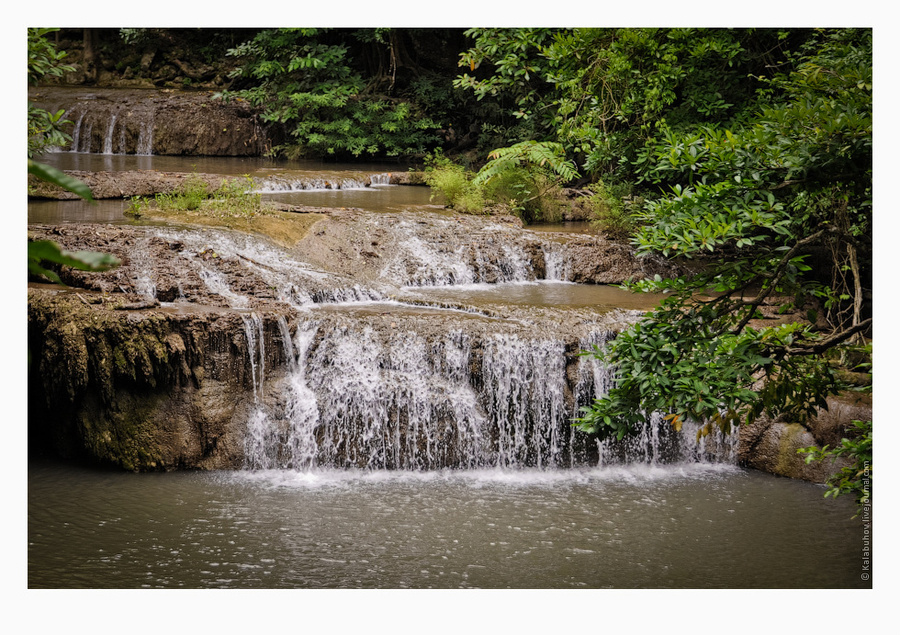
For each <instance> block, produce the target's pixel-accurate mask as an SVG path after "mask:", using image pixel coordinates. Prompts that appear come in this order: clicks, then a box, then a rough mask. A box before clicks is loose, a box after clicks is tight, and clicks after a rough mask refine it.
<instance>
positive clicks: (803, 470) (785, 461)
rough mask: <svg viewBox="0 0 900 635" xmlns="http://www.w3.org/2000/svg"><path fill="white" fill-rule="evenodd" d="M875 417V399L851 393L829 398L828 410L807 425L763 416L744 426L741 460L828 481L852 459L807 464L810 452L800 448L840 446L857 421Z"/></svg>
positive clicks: (783, 473)
mask: <svg viewBox="0 0 900 635" xmlns="http://www.w3.org/2000/svg"><path fill="white" fill-rule="evenodd" d="M871 418H872V404H871V401H870V400H867V399H863V398H861V397H860V395H854V394H851V393H847V394H842V395H837V396H832V397H829V398H828V410H820V411H819V412H818V414H817V415H816V416H815V417H812V418H811V419H810V420H809V421H807V422H806V424H805V425H800V424H798V423H792V422H788V421H781V420H774V421H773V420H772V419H771V418H769V417H767V416H762V417H760V418H759V419H757V420H756V421H754V422H753V423H752V424H750V425H744V426H741V429H740V451H739V454H738V460H739V461H740V462H741V463H742V464H744V465H747V466H748V467H752V468H755V469H757V470H762V471H763V472H769V473H770V474H777V475H779V476H786V477H789V478H798V479H802V480H804V481H811V482H813V483H824V482H825V481H827V480H828V478H829V476H830V475H831V474H833V473H835V472H837V471H839V470H840V469H841V468H843V467H845V466H847V465H850V460H849V459H847V458H845V457H837V458H835V459H825V460H823V461H815V462H812V463H809V464H807V463H806V460H805V458H806V455H804V454H798V453H797V450H800V449H802V448H808V447H813V446H818V447H824V446H826V445H827V446H829V447H831V448H834V447H838V446H839V445H840V443H841V438H842V437H844V436H846V434H847V433H848V431H849V430H850V428H851V422H852V421H853V420H868V419H871Z"/></svg>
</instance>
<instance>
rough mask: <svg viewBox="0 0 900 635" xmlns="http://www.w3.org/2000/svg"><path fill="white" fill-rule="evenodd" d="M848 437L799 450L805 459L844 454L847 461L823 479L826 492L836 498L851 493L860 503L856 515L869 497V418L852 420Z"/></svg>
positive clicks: (870, 477) (870, 489)
mask: <svg viewBox="0 0 900 635" xmlns="http://www.w3.org/2000/svg"><path fill="white" fill-rule="evenodd" d="M851 425H852V426H853V428H852V429H851V432H852V434H851V438H847V437H844V438H843V439H841V444H840V445H839V446H838V447H836V448H829V447H828V446H827V445H826V446H825V447H824V448H819V447H810V448H800V449H799V450H797V453H798V454H805V455H806V462H807V463H812V462H813V461H823V460H825V459H832V460H833V459H836V458H837V457H840V456H843V457H847V458H848V459H850V461H851V463H850V465H847V466H845V467H842V468H841V469H840V470H838V471H837V472H836V473H835V474H834V475H833V476H832V477H831V478H830V479H828V482H827V483H826V484H827V485H828V489H827V490H826V491H825V496H826V497H828V496H832V497H834V498H837V497H838V496H842V495H845V494H851V495H853V496H854V497H855V498H856V502H857V504H858V505H859V509H858V510H857V515H859V513H860V512H862V508H863V506H864V505H867V504H869V503H870V502H871V500H872V421H871V420H869V421H853V422H852V424H851Z"/></svg>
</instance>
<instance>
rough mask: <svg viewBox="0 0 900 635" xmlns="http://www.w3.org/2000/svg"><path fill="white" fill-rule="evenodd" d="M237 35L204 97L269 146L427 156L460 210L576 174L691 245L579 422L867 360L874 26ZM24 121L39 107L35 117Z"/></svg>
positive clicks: (658, 250) (665, 237) (824, 380)
mask: <svg viewBox="0 0 900 635" xmlns="http://www.w3.org/2000/svg"><path fill="white" fill-rule="evenodd" d="M197 31H198V30H184V31H179V30H153V29H142V30H134V29H124V30H122V32H121V33H119V34H118V41H117V42H116V43H115V46H119V47H121V46H122V42H125V43H126V44H128V43H130V44H132V45H133V46H137V45H138V44H140V45H141V46H143V47H145V48H147V47H152V46H159V47H162V46H170V47H171V46H175V45H174V44H172V42H173V41H182V42H183V41H185V39H187V40H190V39H191V38H194V39H196V38H201V39H202V37H207V36H205V35H201V34H199V33H198V32H197ZM236 33H237V32H236ZM239 35H240V36H241V37H236V36H235V33H231V34H230V35H229V36H227V37H226V36H225V35H223V34H219V37H218V38H215V39H209V38H207V39H209V42H208V44H207V45H204V46H206V47H207V48H203V47H199V50H201V51H203V50H206V51H209V50H211V48H212V47H213V46H214V42H218V43H219V44H218V46H219V47H222V42H227V43H229V45H228V47H227V48H226V49H225V50H226V54H225V57H226V58H227V60H228V65H229V66H230V68H231V70H230V74H229V77H230V80H229V82H228V83H227V85H224V86H222V87H221V90H219V91H218V92H219V97H221V98H223V99H245V100H247V101H249V102H251V103H252V104H254V105H257V106H258V107H259V108H260V109H261V111H262V116H263V118H264V119H265V120H266V121H267V122H269V124H270V125H271V126H272V129H273V131H275V132H277V133H280V143H279V144H278V146H277V147H276V148H275V151H276V153H278V154H281V155H283V156H288V157H299V156H324V157H335V158H356V157H379V158H384V157H397V158H405V159H414V160H417V161H422V162H424V163H425V165H426V166H427V179H428V182H429V183H430V184H431V185H432V187H434V188H435V189H437V190H440V191H441V192H443V193H444V194H445V196H446V197H447V199H448V200H449V201H450V203H451V204H452V205H453V206H455V207H457V208H458V209H460V210H463V211H469V212H477V213H481V212H485V211H487V212H489V211H490V210H491V209H492V208H493V207H495V206H501V207H505V209H509V210H512V211H514V212H516V213H518V214H520V215H521V216H522V217H523V219H525V220H526V221H535V220H547V219H553V218H554V217H555V216H556V215H557V214H558V204H559V200H560V196H559V193H560V188H561V187H563V186H569V187H575V188H578V189H579V191H581V192H583V193H586V194H588V196H587V197H586V199H585V200H586V201H588V204H589V205H590V206H591V207H593V209H594V210H595V211H596V215H597V222H598V224H599V226H600V227H601V229H603V230H604V231H606V232H607V233H608V234H610V235H613V236H617V237H624V238H628V239H630V240H631V241H632V242H633V243H634V245H635V246H636V247H637V249H638V250H639V251H640V252H641V253H646V254H659V255H662V256H665V257H671V258H680V259H684V260H688V261H694V262H697V263H699V265H700V266H698V267H695V270H696V271H697V273H696V274H695V275H691V276H686V277H681V278H676V279H668V280H664V279H656V280H645V281H640V282H636V283H635V284H634V286H635V288H638V289H643V290H649V291H662V290H664V291H666V292H668V293H669V296H668V298H667V300H666V301H665V302H663V303H662V304H661V305H660V307H659V308H658V309H657V310H656V311H654V312H652V313H650V314H649V315H647V317H646V318H645V319H644V320H643V321H641V322H640V323H639V324H638V325H636V326H635V327H634V328H633V329H631V330H629V331H628V332H625V333H623V334H622V335H621V336H620V337H619V338H617V340H616V341H615V342H614V344H613V345H612V346H611V347H610V348H609V349H608V350H607V351H606V352H605V353H601V352H599V351H598V352H597V354H598V355H604V357H605V358H606V360H607V361H608V362H609V363H611V364H613V365H614V366H615V367H616V368H617V369H618V382H617V386H616V388H614V389H613V390H612V391H611V392H610V393H609V394H608V395H607V396H606V397H603V398H602V399H599V400H597V401H596V402H595V403H594V404H593V405H592V407H591V408H590V409H588V411H586V412H585V413H584V415H583V417H582V418H581V419H580V420H579V421H578V424H577V425H579V427H581V429H583V430H585V431H587V432H590V433H592V434H596V435H598V436H600V437H606V436H616V437H623V436H624V435H627V434H630V433H631V432H633V430H634V425H635V423H636V422H637V421H638V420H639V419H641V418H642V417H644V416H645V413H648V412H661V413H663V414H664V415H665V416H666V418H667V419H668V420H669V421H670V422H671V424H672V425H673V426H675V427H680V426H681V424H682V423H683V422H684V421H685V420H687V419H694V420H699V421H705V422H708V423H707V425H706V427H705V428H704V433H709V432H710V431H712V430H713V429H714V428H715V427H719V428H722V429H725V430H727V429H730V427H731V426H732V425H735V424H738V423H740V422H742V421H750V420H753V419H754V418H756V417H758V416H760V415H761V414H763V413H767V414H769V415H772V416H777V415H784V416H787V417H790V418H791V419H792V420H795V421H800V422H803V421H804V420H805V419H806V418H807V417H808V416H810V415H811V414H813V413H814V412H815V411H816V409H817V408H820V407H822V406H824V404H825V399H826V397H827V396H829V395H832V394H835V393H837V392H839V391H841V390H844V389H846V388H847V386H846V385H845V384H844V383H842V380H841V375H839V374H838V373H837V372H836V371H835V365H836V364H835V361H836V360H837V361H840V362H842V363H844V365H847V363H848V362H847V360H850V359H853V360H854V361H852V363H850V366H857V368H856V369H857V370H862V371H865V372H867V373H870V372H871V368H870V366H868V364H869V360H870V357H871V340H867V339H865V336H870V334H871V324H872V319H871V315H870V312H871V308H870V304H871V302H870V295H871V291H870V289H871V283H870V279H871V273H872V241H871V232H872V203H871V190H872V33H871V31H870V30H867V29H780V30H779V29H543V28H526V29H469V30H466V31H461V30H455V29H265V30H253V31H248V32H239ZM179 38H180V40H179ZM198 41H199V40H198ZM204 41H206V40H204ZM166 42H168V44H166ZM154 43H155V44H154ZM109 45H110V46H112V44H111V43H110V44H109ZM86 48H87V47H86ZM182 48H184V49H185V50H189V48H190V47H182ZM40 50H43V53H41V55H43V56H44V59H48V60H52V59H53V53H50V52H48V51H46V50H44V49H40ZM151 57H152V56H151ZM143 59H147V54H146V53H145V54H144V58H143ZM210 59H211V58H209V56H208V58H207V59H206V61H205V62H204V63H210ZM51 67H52V65H51ZM47 72H48V71H46V70H45V71H44V73H47ZM54 72H55V71H54ZM129 72H130V71H129ZM134 72H138V71H134ZM47 116H49V117H50V119H51V120H52V118H53V117H58V115H50V114H47ZM42 117H43V118H42ZM29 124H30V129H37V128H38V127H40V126H42V125H44V126H46V125H49V129H50V130H52V129H53V124H52V121H51V122H50V124H47V121H46V116H43V115H40V116H35V117H34V118H32V117H31V115H30V118H29ZM42 134H44V133H40V132H39V133H38V134H37V135H36V136H37V138H40V137H41V135H42ZM44 138H45V139H49V138H48V137H46V136H45V137H44ZM29 151H31V146H30V147H29ZM764 312H766V314H767V315H768V316H769V317H770V318H771V317H773V315H772V314H773V313H774V314H776V315H777V314H783V315H785V316H787V315H790V316H793V317H792V318H791V319H785V320H777V319H769V320H761V319H760V318H762V317H763V314H764ZM661 371H664V372H661ZM862 389H869V390H870V389H871V386H870V384H869V385H868V386H863V387H862ZM866 434H868V435H869V437H868V438H869V439H870V438H871V436H870V435H871V422H861V423H860V425H859V427H858V428H855V429H854V430H848V435H849V436H850V437H851V438H850V439H848V440H847V443H846V444H844V445H842V446H841V448H838V449H835V450H833V451H834V452H836V453H840V454H844V455H850V456H854V457H856V458H858V459H859V461H863V460H868V461H869V463H868V464H866V468H867V469H868V472H867V474H868V477H869V478H870V477H871V464H870V455H868V456H867V455H865V449H864V448H865V447H866V444H865V443H863V442H859V441H858V439H861V438H862V439H865V438H866V437H865V435H866ZM855 439H856V440H855ZM869 447H870V446H869ZM859 448H863V449H862V450H860V449H859ZM869 451H870V450H869ZM828 452H829V451H828V450H826V454H827V453H828ZM810 457H811V458H813V459H814V458H817V457H816V456H814V455H813V454H810ZM818 458H821V457H818ZM860 465H861V464H860ZM860 469H861V468H860ZM856 473H857V474H859V473H860V472H859V470H857V472H856ZM846 476H847V475H844V477H846ZM841 478H843V477H841ZM850 480H851V481H852V478H851V479H850ZM836 487H837V488H838V489H841V490H842V491H854V492H856V493H857V495H858V496H859V497H860V498H863V497H865V496H868V495H869V492H868V491H867V490H866V491H865V492H861V491H860V490H859V489H858V488H857V489H854V487H852V486H850V485H847V484H846V483H844V484H841V485H836Z"/></svg>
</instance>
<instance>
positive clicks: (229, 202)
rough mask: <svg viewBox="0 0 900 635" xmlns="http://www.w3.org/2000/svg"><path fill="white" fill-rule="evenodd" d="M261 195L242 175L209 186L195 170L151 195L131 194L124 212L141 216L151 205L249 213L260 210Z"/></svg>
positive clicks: (222, 215) (207, 212)
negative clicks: (175, 185)
mask: <svg viewBox="0 0 900 635" xmlns="http://www.w3.org/2000/svg"><path fill="white" fill-rule="evenodd" d="M262 207H263V203H262V196H261V195H260V194H259V193H258V192H254V191H253V179H252V178H250V177H248V176H245V177H241V178H237V179H224V180H223V181H222V184H221V185H220V186H219V187H218V188H216V189H213V188H212V187H211V186H210V184H209V183H208V182H207V181H206V180H205V179H204V178H203V177H201V176H200V175H199V174H196V173H195V174H191V175H190V176H189V177H188V178H187V179H185V181H184V182H183V183H182V184H181V186H180V187H179V188H178V189H176V190H175V191H173V192H170V193H167V194H162V193H160V194H157V195H156V196H154V197H153V198H152V199H150V198H147V197H132V199H131V201H130V203H129V207H128V210H126V213H127V214H129V215H131V216H136V217H139V216H142V215H143V214H145V213H147V212H149V211H150V210H151V209H158V210H162V211H175V212H198V213H202V214H204V215H207V216H218V217H220V218H225V217H245V218H249V217H253V216H255V215H256V214H257V213H258V212H260V211H261V210H262Z"/></svg>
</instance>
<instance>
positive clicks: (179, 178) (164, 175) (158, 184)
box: [28, 170, 226, 201]
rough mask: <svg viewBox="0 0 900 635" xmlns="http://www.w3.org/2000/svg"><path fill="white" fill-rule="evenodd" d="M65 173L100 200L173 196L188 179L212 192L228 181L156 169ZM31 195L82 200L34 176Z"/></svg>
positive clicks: (215, 176)
mask: <svg viewBox="0 0 900 635" xmlns="http://www.w3.org/2000/svg"><path fill="white" fill-rule="evenodd" d="M65 173H66V174H68V175H69V176H72V177H74V178H76V179H78V180H79V181H81V182H82V183H84V184H85V185H87V186H88V187H89V188H90V189H91V194H93V196H94V198H95V199H98V200H102V199H115V198H130V197H132V196H149V197H152V196H155V195H156V194H170V193H172V192H175V191H177V190H178V189H179V188H181V187H182V185H183V184H184V183H185V181H186V180H188V179H200V180H202V181H203V182H204V183H206V184H207V186H208V187H209V190H210V191H213V190H216V189H218V188H219V187H221V185H222V182H223V181H224V180H225V178H226V177H222V176H219V175H216V174H185V173H183V172H158V171H156V170H126V171H122V172H88V171H85V170H65ZM28 196H29V197H31V198H39V199H51V200H58V201H69V200H77V199H78V198H79V196H78V195H77V194H75V193H74V192H70V191H68V190H64V189H63V188H61V187H59V186H58V185H54V184H52V183H49V182H47V181H42V180H41V179H39V178H37V177H36V176H34V175H29V176H28Z"/></svg>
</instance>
